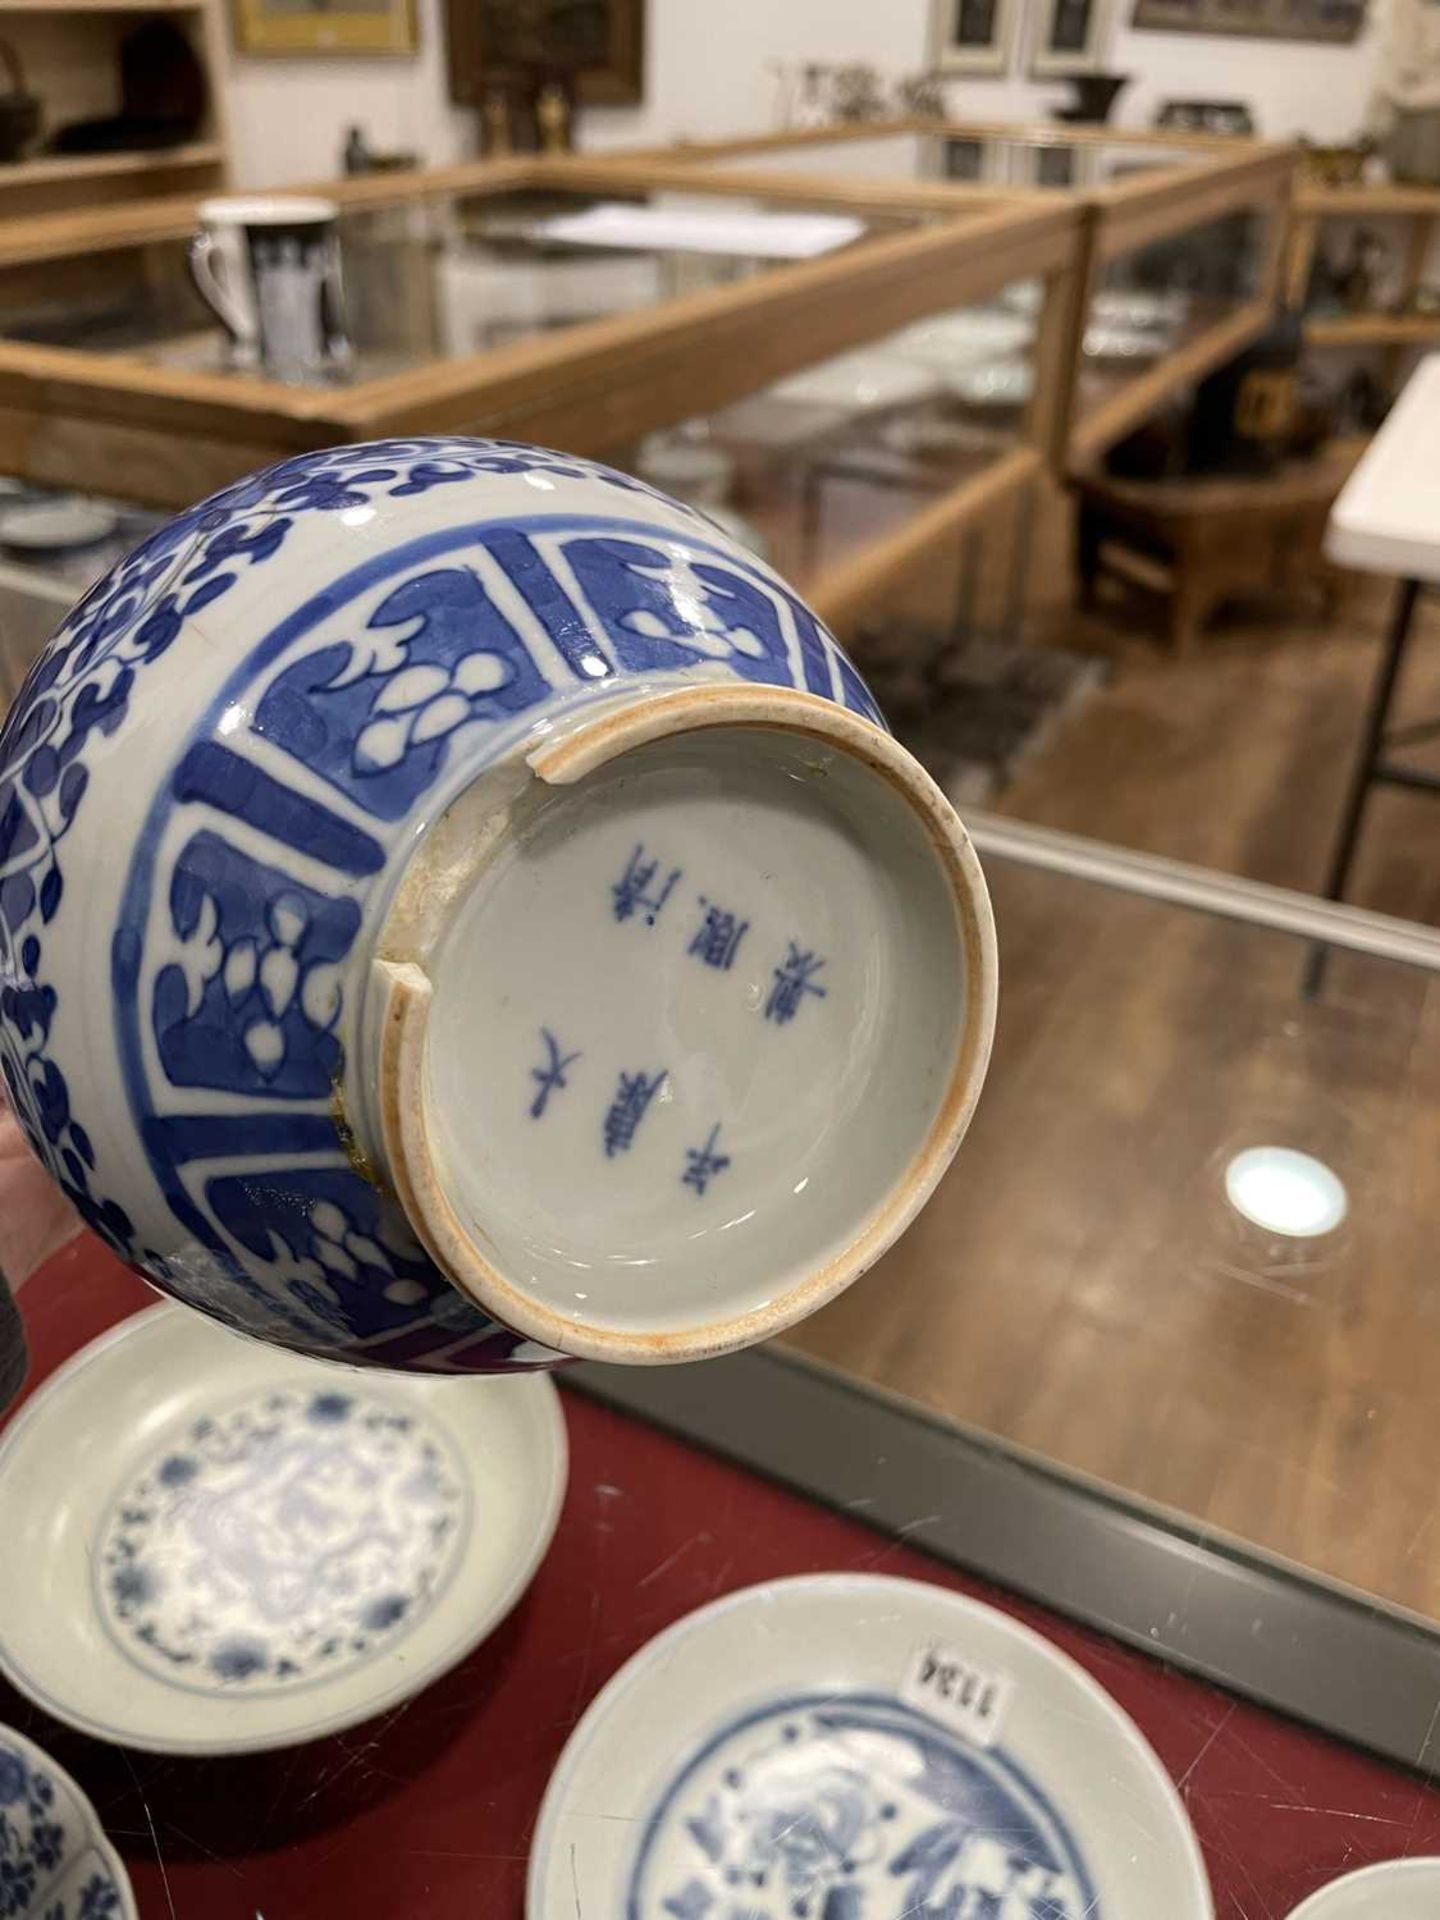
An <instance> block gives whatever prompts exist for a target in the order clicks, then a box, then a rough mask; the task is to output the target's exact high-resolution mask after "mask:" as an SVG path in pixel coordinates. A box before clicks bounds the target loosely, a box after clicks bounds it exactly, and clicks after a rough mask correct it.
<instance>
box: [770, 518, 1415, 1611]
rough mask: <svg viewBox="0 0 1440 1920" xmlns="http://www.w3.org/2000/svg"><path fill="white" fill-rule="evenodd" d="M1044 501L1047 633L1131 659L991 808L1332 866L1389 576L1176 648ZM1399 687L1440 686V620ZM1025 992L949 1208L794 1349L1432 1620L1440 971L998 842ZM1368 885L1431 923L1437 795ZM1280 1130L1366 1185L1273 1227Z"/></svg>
mask: <svg viewBox="0 0 1440 1920" xmlns="http://www.w3.org/2000/svg"><path fill="white" fill-rule="evenodd" d="M1062 533H1063V523H1061V522H1060V521H1059V519H1058V515H1057V514H1056V513H1055V510H1054V505H1053V503H1051V504H1050V507H1049V509H1048V518H1047V522H1046V526H1045V530H1044V533H1043V535H1042V538H1041V540H1040V541H1039V543H1038V544H1037V547H1036V560H1035V564H1034V567H1033V570H1032V577H1033V580H1034V583H1035V588H1036V598H1037V600H1038V601H1039V602H1040V604H1039V607H1038V610H1037V614H1036V619H1035V626H1036V628H1037V629H1038V631H1039V632H1040V633H1041V634H1043V635H1045V636H1048V637H1050V638H1052V639H1054V640H1057V641H1061V642H1063V643H1064V644H1067V645H1070V646H1075V647H1078V648H1080V649H1082V650H1085V651H1096V652H1100V653H1103V654H1104V655H1105V656H1106V657H1107V658H1108V660H1109V661H1110V663H1111V666H1112V669H1113V673H1112V678H1111V680H1110V682H1109V684H1108V685H1107V687H1106V688H1105V689H1104V690H1103V691H1102V692H1101V693H1100V694H1099V695H1097V696H1095V697H1093V698H1092V700H1091V702H1090V703H1089V705H1088V706H1087V707H1086V708H1085V710H1084V711H1082V712H1081V713H1079V714H1078V715H1075V716H1074V717H1072V718H1071V720H1070V721H1069V722H1068V723H1067V725H1066V726H1065V728H1064V729H1063V730H1062V731H1061V732H1060V733H1059V734H1058V736H1056V737H1054V738H1053V739H1052V740H1051V741H1050V742H1049V744H1048V745H1047V747H1046V748H1045V750H1044V751H1043V753H1041V754H1040V755H1038V756H1037V757H1036V758H1034V759H1033V761H1031V762H1029V763H1028V764H1026V765H1024V766H1023V767H1022V769H1021V770H1020V773H1019V775H1018V777H1017V778H1016V779H1015V780H1014V782H1013V784H1012V785H1011V787H1010V788H1009V790H1008V791H1007V792H1006V793H1005V794H1004V795H1003V797H1002V799H1001V800H1000V802H999V807H1000V810H1002V811H1006V812H1009V813H1012V814H1014V815H1016V816H1017V817H1020V818H1023V819H1026V820H1030V821H1037V822H1042V823H1045V824H1049V825H1053V826H1058V827H1064V828H1068V829H1070V830H1072V831H1075V832H1079V833H1083V834H1090V835H1094V836H1096V837H1099V838H1101V839H1105V840H1110V841H1115V842H1118V843H1120V844H1122V845H1126V846H1131V847H1137V848H1144V849H1147V850H1153V851H1156V852H1162V853H1168V854H1173V855H1176V856H1178V857H1179V858H1182V859H1186V860H1194V861H1199V862H1202V863H1204V864H1206V865H1209V866H1213V867H1218V868H1223V869H1225V870H1227V871H1231V872H1235V873H1244V874H1249V875H1253V876H1255V877H1257V878H1260V879H1264V880H1270V881H1275V882H1278V883H1280V884H1283V885H1287V886H1296V887H1302V888H1312V889H1313V888H1315V887H1316V886H1317V885H1318V883H1319V881H1320V879H1321V877H1322V875H1323V873H1324V871H1325V866H1326V862H1327V858H1328V854H1329V850H1330V846H1331V841H1332V836H1333V833H1334V828H1335V822H1336V819H1337V815H1338V810H1339V807H1340V803H1341V798H1342V794H1343V791H1344V786H1345V781H1346V776H1347V773H1348V769H1349V765H1350V761H1351V757H1352V755H1353V752H1354V748H1355V743H1356V739H1357V734H1358V729H1359V724H1360V718H1361V714H1362V710H1363V701H1364V695H1365V691H1366V687H1367V685H1368V679H1369V675H1370V672H1371V670H1372V668H1373V665H1374V661H1375V658H1376V654H1377V649H1378V645H1379V635H1380V632H1381V627H1382V623H1383V620H1384V617H1385V612H1386V597H1385V595H1384V594H1383V593H1382V592H1379V591H1377V590H1375V589H1374V588H1373V587H1368V586H1367V587H1365V588H1363V589H1362V590H1359V591H1357V592H1356V593H1355V594H1354V595H1353V596H1352V598H1351V601H1350V603H1349V605H1348V606H1347V608H1346V609H1345V611H1344V612H1343V613H1342V615H1341V616H1340V617H1339V619H1337V620H1336V622H1335V623H1334V624H1333V625H1331V626H1328V627H1327V626H1324V625H1323V624H1321V622H1320V620H1319V618H1318V615H1312V614H1308V613H1306V612H1305V611H1304V610H1303V609H1301V610H1299V611H1298V612H1296V611H1294V610H1292V611H1291V612H1290V613H1289V614H1288V615H1285V616H1277V615H1276V613H1275V611H1274V610H1273V609H1271V610H1267V611H1263V612H1258V613H1257V612H1256V611H1255V610H1250V611H1248V612H1242V613H1240V614H1239V615H1237V617H1235V618H1234V619H1229V620H1227V621H1226V622H1225V624H1224V625H1223V626H1222V627H1221V628H1220V629H1219V630H1217V631H1216V632H1215V633H1214V634H1212V635H1211V636H1210V637H1208V638H1207V640H1206V641H1205V643H1204V644H1203V645H1202V647H1201V649H1200V651H1199V652H1198V653H1197V654H1196V655H1195V656H1194V657H1193V658H1191V659H1187V660H1185V661H1183V662H1181V661H1175V660H1172V659H1170V658H1168V657H1167V656H1166V655H1165V653H1164V652H1163V650H1162V649H1161V648H1160V647H1159V646H1158V645H1157V643H1156V642H1155V640H1154V639H1153V638H1152V637H1151V636H1152V629H1151V628H1150V626H1149V625H1148V624H1147V620H1146V617H1145V613H1144V610H1143V609H1139V610H1136V609H1133V608H1125V607H1123V606H1117V608H1116V609H1115V610H1114V612H1113V614H1112V615H1110V616H1108V617H1106V618H1104V619H1098V620H1082V619H1080V618H1079V617H1078V616H1075V615H1074V614H1072V613H1071V612H1070V611H1069V607H1068V580H1067V576H1066V569H1065V555H1064V546H1063V540H1062ZM1412 660H1413V662H1414V666H1415V671H1414V673H1413V674H1412V675H1411V684H1410V685H1409V687H1407V689H1406V699H1407V704H1408V705H1409V706H1411V707H1413V708H1418V709H1419V710H1421V711H1424V710H1425V709H1426V702H1427V698H1428V700H1429V703H1430V708H1431V710H1433V711H1436V712H1440V612H1437V611H1436V610H1433V609H1432V610H1429V611H1427V612H1426V613H1425V615H1424V616H1423V625H1422V627H1421V629H1420V631H1419V634H1418V636H1417V640H1416V643H1415V645H1414V647H1413V649H1412ZM990 881H991V886H992V891H993V893H994V897H995V903H996V913H997V920H998V924H999V929H1000V941H1001V962H1002V982H1003V984H1002V992H1001V1017H1000V1027H999V1034H998V1039H997V1045H996V1051H995V1057H994V1064H993V1067H992V1070H991V1075H990V1080H989V1084H988V1086H987V1089H986V1093H985V1096H984V1099H983V1100H982V1102H981V1106H980V1110H979V1114H978V1116H977V1119H976V1121H975V1124H974V1126H973V1128H972V1131H971V1134H970V1137H969V1139H968V1140H967V1142H966V1144H965V1146H964V1147H963V1148H962V1150H961V1154H960V1156H959V1158H958V1160H957V1162H956V1164H955V1166H954V1167H953V1168H952V1170H951V1172H950V1174H949V1175H948V1176H947V1178H946V1180H945V1181H944V1182H943V1184H942V1186H941V1188H940V1190H939V1192H938V1194H937V1195H936V1197H935V1199H934V1200H933V1201H932V1203H931V1205H930V1207H929V1208H928V1209H927V1211H926V1212H925V1213H924V1214H923V1215H922V1217H921V1219H920V1220H919V1222H918V1223H917V1224H916V1226H915V1227H913V1228H912V1229H911V1231H910V1233H909V1234H908V1235H907V1236H906V1238H905V1239H904V1240H903V1241H902V1242H901V1243H900V1245H899V1246H898V1247H896V1248H895V1249H894V1250H893V1251H892V1252H891V1254H890V1255H889V1256H888V1257H887V1258H886V1259H885V1260H884V1261H883V1262H882V1263H881V1265H880V1266H879V1267H878V1268H877V1269H875V1271H874V1272H873V1273H872V1274H870V1275H868V1276H867V1277H866V1278H865V1279H864V1280H863V1281H861V1282H860V1283H859V1284H858V1285H857V1286H856V1287H854V1288H853V1289H852V1290H851V1291H850V1292H849V1293H848V1294H847V1295H846V1296H844V1297H843V1298H842V1299H841V1300H840V1301H838V1302H836V1303H835V1304H834V1305H833V1306H832V1307H831V1308H829V1309H827V1310H826V1311H825V1312H824V1313H822V1314H820V1315H819V1316H817V1317H816V1318H815V1319H814V1320H812V1321H810V1322H809V1323H808V1324H807V1325H806V1326H805V1327H804V1328H802V1329H801V1330H800V1331H799V1332H798V1334H797V1335H795V1336H792V1338H793V1339H794V1341H795V1343H796V1344H797V1345H799V1346H801V1347H803V1348H804V1349H805V1350H806V1351H808V1352H810V1353H812V1354H815V1355H817V1356H819V1357H821V1358H823V1359H825V1360H826V1361H828V1362H831V1363H833V1364H837V1365H839V1366H842V1367H844V1368H847V1369H850V1370H853V1371H854V1372H856V1373H857V1374H859V1375H861V1376H863V1377H864V1378H866V1379H869V1380H872V1381H875V1382H878V1383H880V1384H883V1385H884V1386H885V1387H887V1388H889V1389H891V1390H893V1391H898V1392H901V1393H904V1394H906V1395H909V1396H912V1397H914V1398H915V1399H917V1400H919V1401H921V1402H923V1403H924V1404H925V1405H926V1406H928V1407H930V1408H932V1409H935V1410H939V1411H941V1412H943V1413H945V1414H946V1415H948V1416H949V1417H951V1418H954V1419H956V1420H957V1421H961V1422H963V1423H965V1424H966V1425H968V1426H971V1427H975V1428H980V1429H983V1430H985V1431H988V1432H990V1433H994V1434H997V1435H1001V1436H1003V1437H1004V1438H1006V1439H1007V1440H1010V1441H1012V1442H1014V1443H1016V1444H1018V1445H1020V1446H1023V1447H1025V1448H1029V1449H1033V1450H1034V1451H1036V1452H1038V1453H1040V1454H1043V1455H1045V1456H1046V1457H1047V1458H1050V1459H1053V1460H1056V1461H1059V1462H1061V1463H1063V1464H1064V1465H1065V1466H1067V1467H1069V1468H1072V1469H1074V1470H1076V1471H1078V1472H1081V1473H1084V1474H1087V1475H1090V1476H1094V1477H1097V1478H1099V1479H1101V1480H1104V1481H1106V1482H1109V1483H1111V1484H1114V1485H1118V1486H1120V1487H1123V1488H1125V1489H1126V1490H1128V1491H1130V1492H1132V1493H1135V1494H1138V1495H1140V1496H1141V1497H1142V1498H1144V1499H1146V1500H1148V1501H1152V1502H1157V1503H1160V1504H1162V1505H1164V1506H1166V1507H1169V1508H1173V1509H1176V1510H1179V1511H1181V1512H1183V1513H1184V1514H1186V1515H1189V1516H1192V1517H1193V1518H1195V1519H1196V1520H1198V1521H1199V1522H1201V1523H1202V1524H1203V1525H1204V1526H1205V1527H1207V1528H1210V1529H1215V1530H1217V1531H1219V1532H1222V1533H1229V1534H1233V1535H1238V1536H1240V1537H1242V1538H1245V1539H1248V1540H1251V1541H1253V1542H1256V1543H1258V1544H1260V1545H1263V1546H1265V1547H1267V1548H1269V1549H1271V1550H1273V1551H1275V1552H1277V1553H1280V1554H1283V1555H1285V1556H1287V1557H1288V1558H1291V1559H1294V1560H1296V1561H1299V1562H1301V1563H1303V1564H1304V1565H1306V1566H1308V1567H1311V1568H1314V1569H1316V1570H1319V1571H1321V1572H1323V1573H1325V1574H1326V1575H1328V1576H1330V1577H1332V1578H1334V1579H1337V1580H1341V1581H1344V1582H1347V1583H1349V1584H1351V1585H1354V1586H1358V1587H1361V1588H1364V1589H1366V1590H1368V1591H1370V1592H1373V1593H1375V1594H1377V1595H1380V1596H1382V1597H1384V1598H1386V1599H1388V1600H1391V1601H1393V1602H1395V1603H1398V1604H1400V1605H1403V1606H1405V1607H1408V1608H1412V1609H1415V1610H1417V1611H1419V1612H1421V1613H1424V1614H1425V1615H1427V1616H1430V1617H1436V1618H1440V1517H1437V1507H1440V1502H1437V1497H1436V1461H1437V1460H1440V1390H1437V1383H1440V1258H1437V1246H1440V992H1437V988H1436V985H1435V984H1432V982H1431V980H1430V979H1429V977H1428V976H1424V975H1420V974H1417V973H1414V972H1412V971H1410V970H1407V969H1402V968H1399V967H1395V966H1392V965H1386V964H1383V963H1380V962H1376V961H1368V960H1359V959H1355V958H1351V957H1342V958H1339V959H1337V960H1336V961H1335V962H1334V963H1333V964H1332V966H1331V969H1330V972H1329V974H1328V976H1327V980H1326V985H1325V990H1324V994H1323V997H1322V998H1321V999H1320V1000H1319V1001H1307V1000H1306V999H1305V998H1304V997H1303V995H1302V993H1301V991H1300V983H1301V977H1302V968H1303V964H1304V960H1305V957H1306V956H1305V950H1304V948H1303V947H1302V946H1300V945H1299V944H1297V943H1296V942H1294V941H1292V940H1290V939H1287V938H1285V937H1283V936H1280V935H1274V934H1267V933H1261V932H1257V931H1256V930H1254V929H1248V928H1241V927H1237V926H1233V925H1229V924H1225V923H1221V922H1215V921H1209V920H1206V919H1203V918H1200V917H1198V916H1195V915H1193V914H1188V913H1184V912H1181V911H1179V910H1177V909H1167V908H1161V907H1158V906H1155V905H1154V904H1152V903H1149V902H1145V901H1141V900H1137V899H1133V898H1130V897H1127V896H1122V895H1119V894H1114V893H1108V892H1105V891H1103V890H1100V889H1097V888H1094V887H1091V886H1087V885H1083V884H1081V883H1077V882H1075V881H1071V880H1066V879H1063V878H1059V877H1056V876H1051V875H1045V874H1040V873H1036V872H1034V871H1030V870H1025V869H1021V868H1018V867H1015V866H1008V865H1005V864H1004V863H992V864H991V867H990ZM1352 897H1353V898H1355V899H1356V900H1357V901H1359V902H1361V903H1363V904H1365V905H1367V906H1372V907H1375V908H1379V909H1381V910H1383V911H1386V912H1389V913H1397V914H1403V915H1407V916H1410V917H1413V918H1418V919H1424V920H1429V921H1431V922H1433V923H1436V924H1440V802H1437V801H1428V800H1426V799H1425V798H1424V797H1421V796H1415V795H1406V794H1400V793H1393V794H1384V795H1381V796H1379V797H1378V798H1377V800H1376V803H1375V805H1374V808H1373V812H1372V814H1371V817H1370V820H1369V823H1368V826H1367V832H1366V839H1365V844H1364V849H1363V853H1362V858H1361V861H1360V864H1359V866H1358V868H1357V873H1356V881H1355V886H1354V889H1353V894H1352ZM1265 1142H1273V1143H1281V1144H1286V1145H1292V1146H1298V1147H1301V1148H1306V1149H1308V1150H1310V1151H1312V1152H1314V1153H1316V1154H1317V1155H1319V1157H1321V1158H1322V1159H1324V1160H1325V1161H1326V1162H1327V1164H1329V1165H1330V1166H1332V1167H1333V1168H1334V1169H1335V1170H1336V1171H1337V1172H1338V1173H1339V1174H1340V1175H1341V1178H1342V1179H1343V1180H1344V1182H1345V1184H1346V1187H1347V1190H1348V1194H1349V1200H1350V1212H1349V1216H1348V1218H1347V1220H1346V1222H1345V1224H1344V1225H1343V1226H1342V1227H1341V1228H1340V1229H1339V1230H1338V1231H1337V1232H1336V1233H1334V1234H1333V1235H1330V1236H1328V1237H1327V1238H1326V1239H1324V1240H1321V1241H1310V1242H1302V1241H1290V1242H1283V1241H1281V1242H1276V1241H1273V1240H1271V1239H1269V1238H1267V1236H1265V1235H1264V1234H1262V1233H1261V1232H1260V1231H1259V1230H1258V1229H1256V1228H1253V1227H1251V1226H1249V1225H1247V1224H1246V1223H1245V1222H1244V1221H1243V1220H1242V1218H1241V1217H1240V1216H1239V1215H1238V1214H1237V1213H1235V1212H1234V1210H1233V1209H1232V1208H1231V1207H1230V1206H1229V1205H1228V1203H1227V1202H1226V1200H1225V1198H1224V1193H1223V1187H1222V1184H1221V1179H1222V1173H1223V1168H1224V1166H1225V1163H1226V1162H1227V1161H1228V1160H1229V1159H1230V1158H1231V1157H1232V1156H1233V1154H1234V1153H1235V1152H1237V1151H1238V1150H1239V1149H1240V1148H1242V1147H1244V1146H1248V1145H1257V1144H1262V1143H1265Z"/></svg>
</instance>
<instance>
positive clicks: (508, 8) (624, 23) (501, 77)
mask: <svg viewBox="0 0 1440 1920" xmlns="http://www.w3.org/2000/svg"><path fill="white" fill-rule="evenodd" d="M445 14H446V21H447V26H448V37H449V42H450V97H451V99H452V100H456V101H459V103H460V104H461V105H462V106H468V107H475V106H480V105H481V104H482V103H483V101H484V99H485V96H486V94H487V93H489V92H491V91H492V90H493V89H495V88H500V89H501V90H503V91H505V92H513V93H519V94H524V93H527V92H533V91H534V89H535V87H536V86H537V85H538V84H540V83H541V82H543V81H547V80H554V79H560V80H561V81H562V83H563V84H564V86H565V88H566V91H567V92H573V95H574V97H575V98H576V99H577V100H579V101H582V102H586V103H589V104H591V105H596V106H634V105H635V104H636V103H637V102H638V101H640V100H642V99H643V98H644V94H645V0H445Z"/></svg>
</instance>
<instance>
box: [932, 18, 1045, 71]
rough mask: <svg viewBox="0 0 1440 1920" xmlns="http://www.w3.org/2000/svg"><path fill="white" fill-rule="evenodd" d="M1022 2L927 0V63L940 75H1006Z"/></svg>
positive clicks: (1011, 60) (1011, 62)
mask: <svg viewBox="0 0 1440 1920" xmlns="http://www.w3.org/2000/svg"><path fill="white" fill-rule="evenodd" d="M1023 10H1024V0H930V63H931V65H932V66H934V67H938V68H939V69H940V71H941V72H942V73H974V74H981V73H988V74H1002V73H1008V72H1009V71H1010V69H1011V66H1012V65H1013V63H1014V58H1015V36H1016V28H1017V27H1018V25H1019V23H1020V17H1021V14H1022V13H1023Z"/></svg>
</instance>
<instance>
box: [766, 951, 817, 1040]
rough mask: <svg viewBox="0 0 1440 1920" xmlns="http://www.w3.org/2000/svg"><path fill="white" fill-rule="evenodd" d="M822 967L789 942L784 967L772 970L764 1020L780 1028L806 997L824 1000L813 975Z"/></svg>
mask: <svg viewBox="0 0 1440 1920" xmlns="http://www.w3.org/2000/svg"><path fill="white" fill-rule="evenodd" d="M824 964H825V962H824V961H823V960H821V959H819V958H818V957H817V956H816V955H815V954H814V953H811V952H806V951H802V950H801V949H800V947H798V946H797V945H796V943H795V942H794V941H793V940H792V941H790V942H789V950H788V951H787V953H786V955H785V964H784V966H783V967H776V968H775V969H774V974H775V978H774V981H773V982H772V984H771V987H770V997H769V999H768V1000H767V1001H766V1002H765V1018H766V1019H767V1020H773V1021H774V1022H775V1024H776V1025H777V1026H780V1027H783V1026H785V1025H786V1024H787V1023H788V1022H789V1021H791V1020H793V1019H794V1018H795V1015H796V1014H797V1013H798V1012H799V1010H800V1002H801V1001H802V1000H803V999H804V997H805V995H806V994H807V993H813V994H814V995H815V997H816V999H817V1000H823V999H824V998H825V988H824V987H817V986H816V984H815V975H816V974H817V973H818V972H819V971H820V969H821V967H823V966H824Z"/></svg>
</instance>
